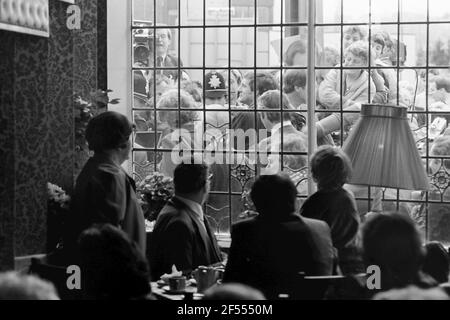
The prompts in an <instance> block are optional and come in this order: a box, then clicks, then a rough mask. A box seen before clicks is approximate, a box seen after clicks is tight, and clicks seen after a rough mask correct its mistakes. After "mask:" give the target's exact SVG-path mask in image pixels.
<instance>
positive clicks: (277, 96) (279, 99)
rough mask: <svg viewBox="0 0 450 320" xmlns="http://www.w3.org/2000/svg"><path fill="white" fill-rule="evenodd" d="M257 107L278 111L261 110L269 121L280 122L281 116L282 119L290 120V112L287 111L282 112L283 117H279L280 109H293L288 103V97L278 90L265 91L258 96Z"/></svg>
mask: <svg viewBox="0 0 450 320" xmlns="http://www.w3.org/2000/svg"><path fill="white" fill-rule="evenodd" d="M258 107H261V109H269V110H277V111H278V112H263V113H264V114H266V115H267V118H268V119H269V120H270V121H271V122H281V118H283V121H288V120H291V114H290V113H289V112H283V117H281V110H283V111H287V110H293V107H292V106H291V104H290V103H289V99H288V97H287V96H286V95H285V94H281V93H280V91H279V90H270V91H266V92H265V93H264V94H263V95H262V96H261V97H259V99H258Z"/></svg>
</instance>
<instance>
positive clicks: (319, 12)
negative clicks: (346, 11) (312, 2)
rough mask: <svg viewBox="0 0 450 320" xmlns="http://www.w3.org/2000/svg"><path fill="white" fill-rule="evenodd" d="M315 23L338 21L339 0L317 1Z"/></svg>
mask: <svg viewBox="0 0 450 320" xmlns="http://www.w3.org/2000/svg"><path fill="white" fill-rule="evenodd" d="M316 22H317V23H340V22H341V0H322V1H318V2H317V7H316Z"/></svg>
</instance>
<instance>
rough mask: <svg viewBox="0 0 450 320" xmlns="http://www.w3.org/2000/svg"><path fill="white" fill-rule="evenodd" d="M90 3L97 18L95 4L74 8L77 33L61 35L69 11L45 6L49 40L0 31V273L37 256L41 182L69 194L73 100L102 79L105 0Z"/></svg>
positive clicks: (43, 204) (41, 246) (41, 232)
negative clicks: (20, 260)
mask: <svg viewBox="0 0 450 320" xmlns="http://www.w3.org/2000/svg"><path fill="white" fill-rule="evenodd" d="M98 2H99V3H100V4H101V8H102V9H101V10H104V11H102V14H98V11H97V1H93V0H77V1H76V4H78V5H79V6H80V8H81V11H82V30H69V29H67V27H66V19H67V13H66V8H67V6H68V5H69V4H67V3H65V2H61V1H54V0H51V1H50V2H49V3H50V8H49V13H50V38H40V37H34V36H29V35H22V34H16V33H11V32H7V31H0V43H1V44H2V45H1V46H0V57H1V59H0V156H1V162H0V163H1V165H0V270H5V269H10V268H11V266H12V264H13V261H14V260H13V258H14V257H20V256H27V255H34V254H40V253H44V252H45V250H46V248H45V243H46V233H47V228H46V224H47V194H46V184H47V182H52V183H55V184H57V185H59V186H61V187H63V188H64V189H65V190H67V191H68V192H70V191H71V190H72V188H73V184H74V176H75V174H76V173H75V172H74V171H75V161H76V156H75V154H74V151H73V150H74V136H73V125H74V120H73V97H74V95H75V94H82V95H87V94H88V93H89V92H91V91H94V90H96V89H97V88H102V89H103V86H104V85H105V83H104V82H106V81H105V80H102V83H99V82H98V79H99V78H102V79H106V67H105V66H106V58H105V57H106V54H105V53H104V52H105V51H106V36H103V34H106V1H104V0H98ZM98 17H100V18H101V19H102V20H100V22H99V20H98ZM97 30H102V31H101V34H102V36H101V37H99V36H98V34H99V33H98V32H97ZM98 40H100V41H98ZM99 50H100V51H102V53H101V55H102V56H104V57H103V58H101V59H99V58H98V56H99V54H98V51H99ZM100 64H101V65H102V66H101V67H98V66H99V65H100Z"/></svg>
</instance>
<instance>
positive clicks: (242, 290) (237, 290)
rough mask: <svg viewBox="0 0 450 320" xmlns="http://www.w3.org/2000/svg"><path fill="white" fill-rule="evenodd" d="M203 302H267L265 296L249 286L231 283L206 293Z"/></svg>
mask: <svg viewBox="0 0 450 320" xmlns="http://www.w3.org/2000/svg"><path fill="white" fill-rule="evenodd" d="M203 300H255V301H256V300H266V298H265V297H264V295H263V294H262V293H261V292H260V291H258V290H256V289H253V288H251V287H249V286H246V285H243V284H238V283H229V284H224V285H220V286H214V287H212V288H210V289H209V290H208V291H206V292H205V296H204V297H203Z"/></svg>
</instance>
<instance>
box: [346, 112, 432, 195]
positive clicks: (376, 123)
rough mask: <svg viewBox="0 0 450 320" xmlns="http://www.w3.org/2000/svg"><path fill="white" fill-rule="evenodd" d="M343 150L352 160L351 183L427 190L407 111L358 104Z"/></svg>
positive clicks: (424, 174)
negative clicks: (359, 112) (357, 119)
mask: <svg viewBox="0 0 450 320" xmlns="http://www.w3.org/2000/svg"><path fill="white" fill-rule="evenodd" d="M343 150H344V151H345V152H346V153H347V155H348V156H349V157H350V160H351V161H352V165H353V174H352V178H351V179H350V183H351V184H356V185H368V186H373V187H384V188H394V189H405V190H428V189H429V182H428V179H427V175H426V172H425V168H424V164H423V163H422V160H421V159H420V155H419V152H418V150H417V147H416V143H415V141H414V138H413V135H412V132H411V129H410V127H409V124H408V120H407V109H406V108H404V107H399V106H392V105H374V104H372V105H369V104H368V105H362V108H361V118H360V119H359V121H358V123H357V124H356V125H355V126H354V128H353V130H352V131H351V132H350V134H349V137H348V138H347V140H346V142H345V144H344V146H343Z"/></svg>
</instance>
